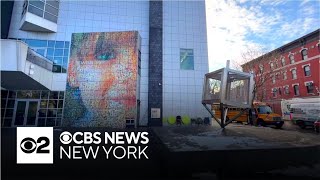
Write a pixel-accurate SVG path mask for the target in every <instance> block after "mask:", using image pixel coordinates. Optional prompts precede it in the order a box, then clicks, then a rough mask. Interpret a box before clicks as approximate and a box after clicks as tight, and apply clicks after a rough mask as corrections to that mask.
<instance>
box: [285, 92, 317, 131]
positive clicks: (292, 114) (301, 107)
mask: <svg viewBox="0 0 320 180" xmlns="http://www.w3.org/2000/svg"><path fill="white" fill-rule="evenodd" d="M281 109H282V116H283V118H284V119H286V120H292V122H293V123H294V124H296V125H298V126H299V127H300V128H302V129H304V128H306V127H308V126H310V127H313V126H314V123H315V122H316V121H317V120H319V121H320V97H310V98H293V99H289V100H282V102H281Z"/></svg>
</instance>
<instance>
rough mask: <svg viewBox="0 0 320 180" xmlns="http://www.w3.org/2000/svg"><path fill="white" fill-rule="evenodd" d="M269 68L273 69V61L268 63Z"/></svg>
mask: <svg viewBox="0 0 320 180" xmlns="http://www.w3.org/2000/svg"><path fill="white" fill-rule="evenodd" d="M270 69H271V70H273V69H274V65H273V62H271V63H270Z"/></svg>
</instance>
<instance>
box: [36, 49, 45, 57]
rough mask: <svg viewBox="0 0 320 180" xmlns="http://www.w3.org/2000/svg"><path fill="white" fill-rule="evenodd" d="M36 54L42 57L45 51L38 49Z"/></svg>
mask: <svg viewBox="0 0 320 180" xmlns="http://www.w3.org/2000/svg"><path fill="white" fill-rule="evenodd" d="M36 52H37V53H38V54H40V55H42V56H44V52H45V49H37V50H36Z"/></svg>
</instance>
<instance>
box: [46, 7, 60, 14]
mask: <svg viewBox="0 0 320 180" xmlns="http://www.w3.org/2000/svg"><path fill="white" fill-rule="evenodd" d="M45 11H46V12H49V13H51V14H53V15H55V16H58V9H56V8H53V7H52V6H50V5H46V9H45Z"/></svg>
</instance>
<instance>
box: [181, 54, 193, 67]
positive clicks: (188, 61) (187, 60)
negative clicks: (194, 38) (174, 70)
mask: <svg viewBox="0 0 320 180" xmlns="http://www.w3.org/2000/svg"><path fill="white" fill-rule="evenodd" d="M180 69H183V70H194V60H193V49H180Z"/></svg>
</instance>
